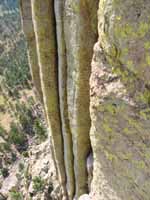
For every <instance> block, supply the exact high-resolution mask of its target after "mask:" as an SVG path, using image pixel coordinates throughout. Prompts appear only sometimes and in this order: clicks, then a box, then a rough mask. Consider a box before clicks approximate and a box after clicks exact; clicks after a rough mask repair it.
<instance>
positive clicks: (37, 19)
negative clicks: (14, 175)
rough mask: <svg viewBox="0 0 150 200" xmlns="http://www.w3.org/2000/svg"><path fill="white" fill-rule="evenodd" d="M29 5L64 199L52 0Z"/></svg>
mask: <svg viewBox="0 0 150 200" xmlns="http://www.w3.org/2000/svg"><path fill="white" fill-rule="evenodd" d="M31 5H32V18H33V24H34V30H35V36H36V44H37V52H38V58H39V65H40V73H41V82H42V90H43V98H44V105H45V110H46V113H47V118H48V122H49V126H50V130H51V134H52V142H53V148H54V153H55V159H56V164H57V169H58V174H59V181H60V184H61V186H62V190H63V191H62V192H63V197H65V198H66V196H67V192H66V173H65V166H64V148H63V138H62V129H61V119H60V109H59V92H58V77H57V74H58V63H57V45H56V27H55V16H54V1H52V0H45V1H41V0H31Z"/></svg>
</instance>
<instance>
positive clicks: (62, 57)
mask: <svg viewBox="0 0 150 200" xmlns="http://www.w3.org/2000/svg"><path fill="white" fill-rule="evenodd" d="M63 16H64V0H55V18H56V32H57V51H58V66H59V67H58V79H59V81H58V83H59V106H60V113H61V123H62V134H63V139H64V160H65V168H66V176H67V192H68V197H69V199H70V200H72V199H73V195H74V189H75V188H74V185H75V184H74V181H75V180H74V164H73V149H72V135H71V131H70V124H69V118H68V105H67V58H66V44H65V38H64V21H63Z"/></svg>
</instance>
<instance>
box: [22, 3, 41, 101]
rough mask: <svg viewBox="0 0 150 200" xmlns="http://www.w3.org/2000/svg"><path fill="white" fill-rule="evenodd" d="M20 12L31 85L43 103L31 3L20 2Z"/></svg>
mask: <svg viewBox="0 0 150 200" xmlns="http://www.w3.org/2000/svg"><path fill="white" fill-rule="evenodd" d="M20 10H21V18H22V27H23V31H24V33H25V37H26V40H27V45H28V60H29V65H30V70H31V75H32V80H33V84H34V86H35V89H36V94H37V96H38V97H39V99H40V101H41V102H43V95H42V89H41V80H40V72H39V63H38V58H37V50H36V41H35V34H34V29H33V23H32V14H31V1H30V0H26V1H24V0H20Z"/></svg>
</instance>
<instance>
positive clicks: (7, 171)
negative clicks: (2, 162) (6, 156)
mask: <svg viewBox="0 0 150 200" xmlns="http://www.w3.org/2000/svg"><path fill="white" fill-rule="evenodd" d="M0 174H1V175H2V176H3V177H4V178H6V177H7V176H9V170H8V169H7V168H2V169H1V170H0Z"/></svg>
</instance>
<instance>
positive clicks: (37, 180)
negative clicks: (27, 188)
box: [33, 176, 44, 192]
mask: <svg viewBox="0 0 150 200" xmlns="http://www.w3.org/2000/svg"><path fill="white" fill-rule="evenodd" d="M33 189H34V190H35V191H36V192H40V191H43V190H44V180H43V179H42V178H41V177H40V176H35V177H34V178H33Z"/></svg>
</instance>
